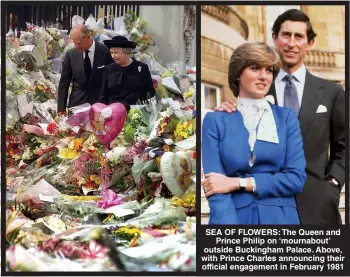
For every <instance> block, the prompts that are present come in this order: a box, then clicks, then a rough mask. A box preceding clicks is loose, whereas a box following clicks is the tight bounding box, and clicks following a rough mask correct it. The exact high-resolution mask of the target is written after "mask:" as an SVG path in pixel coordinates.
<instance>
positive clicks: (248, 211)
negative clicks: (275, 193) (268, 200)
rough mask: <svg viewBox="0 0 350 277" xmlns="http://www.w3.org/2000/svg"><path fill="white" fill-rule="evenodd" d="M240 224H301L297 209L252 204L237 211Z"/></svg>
mask: <svg viewBox="0 0 350 277" xmlns="http://www.w3.org/2000/svg"><path fill="white" fill-rule="evenodd" d="M236 214H237V217H238V222H239V224H242V225H244V224H255V225H268V224H271V225H275V224H292V225H293V224H300V220H299V214H298V211H297V209H296V208H295V207H290V206H268V205H261V204H258V203H256V202H252V203H251V204H250V205H248V206H245V207H242V208H239V209H236Z"/></svg>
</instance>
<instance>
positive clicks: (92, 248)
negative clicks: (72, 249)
mask: <svg viewBox="0 0 350 277" xmlns="http://www.w3.org/2000/svg"><path fill="white" fill-rule="evenodd" d="M106 253H107V249H106V248H104V247H102V246H101V245H99V244H98V243H96V242H95V241H94V240H92V241H90V243H89V248H88V249H86V250H85V251H84V258H89V259H96V258H100V259H101V258H104V257H105V256H106Z"/></svg>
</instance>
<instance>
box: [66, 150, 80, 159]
mask: <svg viewBox="0 0 350 277" xmlns="http://www.w3.org/2000/svg"><path fill="white" fill-rule="evenodd" d="M78 156H79V154H78V153H77V151H75V150H69V151H68V153H67V158H68V159H75V158H76V157H78Z"/></svg>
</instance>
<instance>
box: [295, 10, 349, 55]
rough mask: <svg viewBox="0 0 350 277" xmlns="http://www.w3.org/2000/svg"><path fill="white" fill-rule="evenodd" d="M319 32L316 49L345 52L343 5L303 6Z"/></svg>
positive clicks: (314, 47)
mask: <svg viewBox="0 0 350 277" xmlns="http://www.w3.org/2000/svg"><path fill="white" fill-rule="evenodd" d="M301 10H302V11H303V12H305V13H306V14H307V15H308V16H309V17H310V20H311V23H312V26H313V28H314V31H315V32H316V33H317V37H316V38H315V44H314V46H313V47H312V48H313V49H314V50H327V51H331V52H342V53H344V52H345V8H344V7H343V6H301Z"/></svg>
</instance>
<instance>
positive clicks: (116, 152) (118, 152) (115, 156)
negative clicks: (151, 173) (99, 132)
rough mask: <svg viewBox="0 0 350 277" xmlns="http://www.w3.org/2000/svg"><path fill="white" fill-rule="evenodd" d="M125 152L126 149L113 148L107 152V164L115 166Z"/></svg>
mask: <svg viewBox="0 0 350 277" xmlns="http://www.w3.org/2000/svg"><path fill="white" fill-rule="evenodd" d="M126 152H127V148H126V147H115V148H113V149H112V150H111V151H109V152H107V154H106V157H107V160H108V161H109V162H112V163H115V164H117V163H118V162H120V160H121V158H122V156H123V155H125V154H126Z"/></svg>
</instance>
